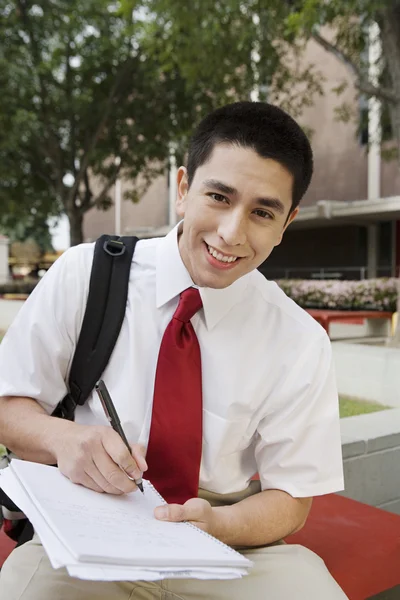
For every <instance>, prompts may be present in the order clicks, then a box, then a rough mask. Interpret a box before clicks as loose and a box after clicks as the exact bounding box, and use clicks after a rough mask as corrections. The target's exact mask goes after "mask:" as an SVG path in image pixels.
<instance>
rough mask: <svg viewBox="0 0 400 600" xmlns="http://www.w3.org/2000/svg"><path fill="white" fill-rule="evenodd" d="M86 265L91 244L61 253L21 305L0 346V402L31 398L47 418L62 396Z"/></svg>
mask: <svg viewBox="0 0 400 600" xmlns="http://www.w3.org/2000/svg"><path fill="white" fill-rule="evenodd" d="M92 260H93V245H92V244H90V245H89V244H84V245H81V246H76V247H74V248H71V249H69V250H67V251H66V252H65V253H64V254H62V255H61V257H60V258H58V259H57V260H56V262H55V263H54V264H53V265H52V266H51V267H50V269H49V270H48V271H47V273H46V274H45V275H44V277H43V278H42V279H41V281H40V282H39V283H38V285H37V286H36V287H35V289H34V290H33V292H32V293H31V294H30V296H29V298H28V299H27V300H26V301H25V302H24V304H23V306H22V307H21V309H20V311H19V312H18V314H17V316H16V318H15V319H14V321H13V323H12V324H11V326H10V327H9V329H8V331H7V333H6V335H5V337H4V339H3V341H2V343H1V344H0V396H23V397H25V396H26V397H29V398H34V399H35V400H37V401H38V402H39V404H40V405H41V406H42V407H43V408H44V409H45V410H46V411H47V412H48V413H49V414H50V413H51V412H52V411H53V409H54V408H55V407H56V405H57V404H58V402H59V401H60V400H61V399H62V398H63V397H64V396H65V394H66V392H67V386H66V383H65V382H66V380H67V376H68V372H69V368H70V363H71V360H72V357H73V354H74V351H75V346H76V342H77V339H78V337H79V332H80V328H81V325H82V321H83V314H84V310H85V306H86V299H87V294H88V286H89V278H90V269H91V262H92Z"/></svg>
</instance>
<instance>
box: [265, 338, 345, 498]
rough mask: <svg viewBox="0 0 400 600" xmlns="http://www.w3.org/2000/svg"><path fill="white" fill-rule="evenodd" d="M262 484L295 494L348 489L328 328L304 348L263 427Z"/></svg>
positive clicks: (302, 495)
mask: <svg viewBox="0 0 400 600" xmlns="http://www.w3.org/2000/svg"><path fill="white" fill-rule="evenodd" d="M255 457H256V462H257V467H258V471H259V475H260V481H261V487H262V489H263V490H266V489H279V490H283V491H285V492H287V493H288V494H290V495H291V496H293V497H299V498H301V497H310V496H318V495H321V494H327V493H331V492H335V491H340V490H343V489H344V483H343V463H342V447H341V438H340V422H339V401H338V394H337V388H336V378H335V372H334V366H333V360H332V350H331V345H330V341H329V338H328V336H327V335H326V334H325V333H322V334H320V337H319V338H318V339H317V340H315V337H314V339H313V341H312V342H311V343H309V344H308V347H306V348H305V349H304V351H303V352H302V355H301V356H300V358H299V360H298V361H297V362H296V363H295V364H293V366H292V369H291V372H290V374H289V376H288V377H287V379H286V381H285V383H284V384H283V386H282V388H281V389H280V390H277V391H276V396H275V401H274V402H273V408H272V410H271V411H269V414H268V416H265V417H264V418H263V419H262V420H261V422H260V424H259V427H258V438H257V442H256V450H255Z"/></svg>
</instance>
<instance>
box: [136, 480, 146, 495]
mask: <svg viewBox="0 0 400 600" xmlns="http://www.w3.org/2000/svg"><path fill="white" fill-rule="evenodd" d="M136 485H137V486H138V488H139V490H140V491H141V492H142V494H144V489H143V483H142V482H141V481H139V482H138V483H137V484H136Z"/></svg>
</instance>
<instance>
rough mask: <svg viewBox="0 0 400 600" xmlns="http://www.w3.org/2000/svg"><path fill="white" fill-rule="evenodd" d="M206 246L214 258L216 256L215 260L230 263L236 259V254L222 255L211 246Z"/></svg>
mask: <svg viewBox="0 0 400 600" xmlns="http://www.w3.org/2000/svg"><path fill="white" fill-rule="evenodd" d="M207 248H208V251H209V253H210V254H211V256H213V257H214V258H216V259H217V260H219V261H221V262H224V263H231V262H234V261H235V260H236V259H237V256H224V255H223V254H221V253H220V252H217V251H216V250H214V248H213V247H212V246H208V245H207Z"/></svg>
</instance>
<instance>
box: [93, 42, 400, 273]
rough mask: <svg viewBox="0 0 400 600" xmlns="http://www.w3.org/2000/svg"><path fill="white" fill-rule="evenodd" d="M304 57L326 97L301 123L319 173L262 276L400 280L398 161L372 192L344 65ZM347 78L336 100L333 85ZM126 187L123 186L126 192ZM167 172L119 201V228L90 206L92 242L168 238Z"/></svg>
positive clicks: (386, 166) (325, 56)
mask: <svg viewBox="0 0 400 600" xmlns="http://www.w3.org/2000/svg"><path fill="white" fill-rule="evenodd" d="M306 60H310V61H312V62H313V63H314V64H316V65H317V66H320V69H321V71H323V74H324V83H323V87H324V92H325V93H324V95H323V96H321V97H319V98H316V100H315V103H314V105H313V106H312V107H309V108H307V109H305V110H304V112H303V115H302V117H301V119H300V122H301V124H302V125H304V126H306V127H307V128H309V129H310V130H311V132H312V139H311V141H312V146H313V150H314V159H315V172H314V177H313V180H312V183H311V186H310V188H309V190H308V192H307V194H306V196H305V197H304V199H303V201H302V204H301V210H300V213H299V216H298V218H297V219H296V220H295V221H294V222H293V224H292V225H291V226H290V227H289V229H288V230H287V232H286V233H285V240H284V243H283V244H282V245H281V246H279V247H277V248H276V249H275V250H274V252H273V253H272V255H271V256H270V257H269V259H268V261H266V263H264V265H262V267H261V271H262V272H263V273H264V274H265V275H266V276H267V277H269V278H282V277H284V278H327V277H332V278H340V279H362V278H365V277H375V276H399V275H400V169H399V166H398V163H397V162H396V161H392V162H385V161H384V160H381V161H380V164H379V168H378V171H377V172H378V175H377V176H378V179H379V181H377V182H376V185H375V189H377V190H379V193H378V194H376V197H374V195H373V194H372V195H371V191H370V189H369V183H368V181H369V180H368V171H369V169H370V168H371V164H370V162H369V160H368V143H367V132H366V131H365V130H364V131H363V130H361V131H358V119H357V117H358V112H359V111H363V110H365V104H364V105H362V104H359V101H358V99H357V97H356V93H355V89H354V87H353V85H352V81H351V78H350V76H349V74H348V72H347V70H346V69H345V67H344V66H343V65H342V64H341V63H340V62H339V61H338V60H337V59H336V58H335V57H334V56H333V55H331V54H329V53H327V52H325V51H324V50H323V49H322V48H321V47H320V46H318V45H317V44H316V43H315V42H310V44H309V46H308V50H307V56H306ZM343 81H346V82H347V84H348V86H347V88H346V90H345V91H344V92H343V94H342V95H341V96H340V97H338V96H337V94H336V93H335V92H333V91H332V90H333V88H335V87H336V86H338V85H340V84H341V83H342V82H343ZM342 102H347V103H349V104H350V105H352V106H353V107H354V117H355V118H354V120H353V121H350V122H346V123H345V122H342V121H339V120H337V118H336V113H335V109H336V108H337V107H338V106H339V105H340V104H341V103H342ZM126 186H129V182H121V187H122V192H123V191H124V189H126ZM170 191H171V190H170V186H169V181H168V175H167V174H166V175H165V176H161V177H159V178H158V179H157V180H155V181H154V182H153V184H152V185H151V186H150V188H149V189H148V190H147V192H146V193H145V195H144V196H143V197H142V198H141V201H140V202H139V203H138V204H132V203H130V202H128V201H124V202H122V203H121V209H120V215H119V213H118V219H117V221H118V223H116V212H115V207H113V208H112V209H110V210H109V211H107V212H101V211H98V210H96V209H93V210H92V211H90V212H89V213H87V215H86V218H85V222H84V236H85V239H87V240H92V239H95V238H96V237H98V235H100V234H101V233H104V232H107V233H114V232H115V231H116V230H118V227H119V230H120V232H121V233H122V234H136V235H138V236H141V237H149V236H154V235H163V234H165V233H166V232H167V231H168V230H169V229H170V228H171V227H172V226H173V225H174V224H175V221H176V217H175V215H174V211H173V210H171V208H170V203H171V193H170Z"/></svg>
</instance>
